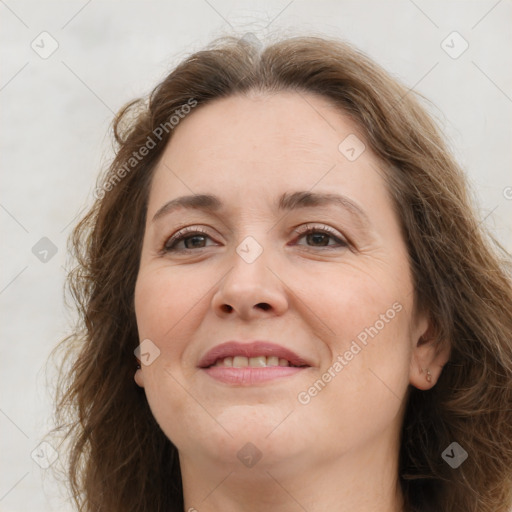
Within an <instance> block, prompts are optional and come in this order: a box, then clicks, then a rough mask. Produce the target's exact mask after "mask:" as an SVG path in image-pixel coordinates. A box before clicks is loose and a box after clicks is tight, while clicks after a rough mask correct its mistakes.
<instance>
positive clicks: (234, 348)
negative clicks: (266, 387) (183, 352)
mask: <svg viewBox="0 0 512 512" xmlns="http://www.w3.org/2000/svg"><path fill="white" fill-rule="evenodd" d="M198 367H199V368H200V369H201V370H203V371H204V372H205V373H206V374H207V375H208V376H210V377H212V378H213V379H215V380H218V381H221V382H223V383H226V384H235V385H241V386H244V385H247V386H250V385H255V384H259V383H262V382H266V381H269V380H273V379H278V378H283V377H290V376H293V375H296V374H297V373H299V372H302V371H304V370H306V369H307V368H310V367H311V365H310V364H308V362H307V361H306V360H304V359H303V358H301V357H300V356H298V355H297V354H295V353H294V352H293V351H291V350H289V349H286V348H284V347H282V346H279V345H276V344H274V343H269V342H262V341H256V342H252V343H239V342H234V341H231V342H227V343H223V344H221V345H218V346H216V347H214V348H213V349H212V350H210V351H209V352H208V353H207V354H206V355H205V356H204V357H203V358H202V359H201V361H200V363H199V365H198Z"/></svg>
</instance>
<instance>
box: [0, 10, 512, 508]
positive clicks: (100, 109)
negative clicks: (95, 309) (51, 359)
mask: <svg viewBox="0 0 512 512" xmlns="http://www.w3.org/2000/svg"><path fill="white" fill-rule="evenodd" d="M0 22H1V29H0V41H1V48H0V56H1V67H0V70H1V75H0V103H1V105H0V108H1V123H0V130H1V131H0V145H1V146H0V162H1V170H2V181H1V183H2V186H1V189H0V219H1V229H2V235H1V236H2V251H1V258H2V259H1V267H0V268H1V269H2V271H1V275H0V307H1V326H2V330H1V333H2V338H1V356H0V360H1V364H2V370H1V389H2V393H1V397H0V431H1V432H2V436H1V438H0V452H1V454H2V460H1V472H0V510H1V511H2V512H22V511H23V512H25V511H27V510H31V511H40V512H43V511H45V512H46V511H70V510H71V506H70V505H69V504H68V503H66V501H65V498H64V493H63V491H62V490H61V489H60V488H59V487H57V486H56V485H55V483H54V482H53V480H52V478H53V477H52V476H51V474H50V471H48V470H45V469H44V468H43V467H41V464H40V463H41V461H42V464H43V466H44V465H45V462H44V461H46V463H49V462H51V460H52V459H51V456H52V451H51V449H50V448H49V447H48V446H43V447H41V446H39V443H40V442H41V440H42V438H43V436H44V434H45V433H46V431H47V430H48V429H49V427H50V426H51V422H50V417H51V404H52V402H51V400H52V396H51V394H50V391H49V388H48V386H47V384H51V382H52V380H53V379H54V375H53V373H52V372H51V371H48V372H47V371H46V367H45V364H46V360H47V357H48V355H49V353H50V350H51V349H52V348H53V347H54V346H55V345H56V343H57V342H58V341H59V340H60V339H61V338H62V337H63V336H64V335H65V334H67V333H68V331H69V325H70V322H71V321H72V318H73V316H72V313H71V312H69V311H68V310H66V308H65V306H64V301H63V285H64V277H65V269H66V267H67V266H68V265H69V258H68V257H67V255H66V239H67V237H68V235H69V233H70V231H71V229H72V227H73V226H74V224H75V223H76V220H77V218H78V216H79V215H80V213H81V212H83V211H84V208H85V207H86V206H87V205H89V204H90V203H91V201H92V192H93V190H94V187H95V180H96V177H97V175H98V172H99V171H100V169H102V168H103V167H105V165H106V164H107V163H108V161H109V158H110V157H111V143H110V139H109V133H108V127H109V123H110V121H111V119H112V118H113V115H114V113H115V112H116V111H117V110H118V109H119V108H120V107H121V106H122V105H123V104H124V103H125V102H127V101H128V100H130V99H132V98H134V97H137V96H140V95H143V94H146V93H147V92H149V90H150V89H151V88H152V87H153V86H155V85H156V84H157V83H158V81H160V80H161V79H162V78H163V77H164V76H165V75H166V74H167V73H168V72H169V71H170V69H171V68H172V67H173V66H174V65H175V64H176V63H177V62H179V61H180V60H181V59H182V58H183V57H184V56H186V55H188V54H189V53H191V52H193V51H196V50H198V49H200V48H201V47H202V46H204V45H205V44H207V43H208V42H209V41H211V39H213V38H214V37H216V36H219V35H223V34H235V35H239V36H240V37H242V36H243V35H244V34H246V33H247V32H251V33H253V34H255V35H256V36H257V37H260V38H262V39H263V38H264V37H265V35H266V34H269V33H271V34H280V33H282V34H284V35H298V34H309V35H322V34H326V35H332V36H337V37H340V38H342V39H345V40H347V41H349V42H352V43H354V44H355V45H356V46H358V47H359V48H361V49H362V50H364V51H365V52H367V53H368V54H369V55H370V56H371V57H373V58H374V59H375V60H376V61H377V62H379V63H380V64H381V65H383V66H384V67H385V68H386V69H387V70H388V71H390V72H391V73H392V74H393V75H394V76H396V77H397V78H399V79H400V80H402V81H403V82H404V83H405V84H406V85H407V86H408V87H410V88H411V89H414V90H416V91H418V92H421V93H422V94H424V95H425V96H426V97H427V98H429V99H430V100H431V102H432V105H431V107H430V111H431V113H432V114H433V115H435V116H436V117H437V118H438V119H439V121H440V123H441V125H442V128H443V130H444V132H445V134H446V137H447V138H448V140H449V143H450V146H451V147H452V148H453V151H454V153H455V155H456V158H457V159H458V161H459V162H460V163H461V165H462V166H463V168H464V169H465V170H466V172H467V175H468V178H469V180H470V182H471V184H472V187H473V190H474V192H475V196H476V199H477V200H478V204H479V207H480V216H481V219H482V222H483V223H485V224H486V225H487V226H488V227H489V228H490V229H491V230H492V231H493V233H494V234H495V235H496V237H497V238H498V239H499V240H500V241H501V243H502V244H503V245H504V246H505V247H506V248H507V250H508V251H509V252H512V173H511V160H512V156H511V150H510V148H511V147H512V122H511V121H512V65H511V60H512V59H511V52H512V2H511V1H510V0H508V1H507V0H500V1H496V0H475V1H464V0H459V1H453V0H452V1H446V0H434V1H427V0H414V1H413V0H393V1H382V0H372V1H347V0H321V1H306V0H295V1H293V0H292V1H290V0H274V1H259V2H257V1H253V0H251V1H249V0H247V1H246V0H242V1H235V0H191V1H188V2H185V1H141V0H139V1H124V2H121V1H102V0H89V1H86V0H82V1H60V2H48V1H36V0H32V1H22V0H20V1H16V0H0ZM454 32H456V33H455V34H454ZM57 45H58V46H57ZM466 46H467V48H466ZM52 51H53V53H52ZM41 239H43V240H41ZM54 253H55V254H54ZM49 368H50V370H51V366H50V367H49ZM56 448H57V447H56ZM56 455H58V451H56ZM38 461H39V462H40V463H38ZM61 462H62V459H61V458H58V459H57V460H56V461H55V462H53V464H56V465H59V464H61Z"/></svg>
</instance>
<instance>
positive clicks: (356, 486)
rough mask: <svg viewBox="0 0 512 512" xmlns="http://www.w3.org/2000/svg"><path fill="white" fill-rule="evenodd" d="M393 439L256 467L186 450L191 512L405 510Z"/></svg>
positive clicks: (186, 496)
mask: <svg viewBox="0 0 512 512" xmlns="http://www.w3.org/2000/svg"><path fill="white" fill-rule="evenodd" d="M387 441H388V442H387V443H384V442H383V438H382V437H381V438H380V439H379V440H373V441H370V442H367V443H365V445H364V446H361V447H358V448H357V449H353V450H351V451H350V452H347V453H343V454H337V453H331V454H321V455H322V456H320V454H311V453H310V452H306V453H301V454H300V455H297V456H296V457H294V458H293V460H290V459H288V460H286V461H277V462H276V461H272V462H268V459H269V457H263V458H262V459H261V460H260V461H259V462H258V463H257V464H256V465H254V466H253V467H251V468H246V467H244V466H243V465H242V464H241V463H240V462H239V461H237V462H236V463H234V464H229V463H227V462H224V461H223V462H220V463H219V460H218V458H217V459H210V458H208V457H199V456H198V455H197V453H196V454H195V455H196V456H195V457H193V458H188V457H187V456H186V455H183V454H182V453H180V463H181V471H182V482H183V492H184V500H185V501H184V503H185V511H187V512H188V511H190V512H194V510H197V512H220V511H222V512H238V511H240V510H250V511H251V512H264V511H265V512H266V511H268V510H269V508H270V509H274V510H279V511H280V512H297V511H298V510H301V509H302V510H306V511H308V512H320V511H325V510H336V511H339V512H349V511H350V512H367V511H368V510H371V511H372V512H402V511H403V497H402V493H401V490H400V486H399V482H398V447H397V445H396V444H395V443H389V441H390V439H387ZM311 451H313V450H311ZM266 459H267V462H266V461H265V460H266Z"/></svg>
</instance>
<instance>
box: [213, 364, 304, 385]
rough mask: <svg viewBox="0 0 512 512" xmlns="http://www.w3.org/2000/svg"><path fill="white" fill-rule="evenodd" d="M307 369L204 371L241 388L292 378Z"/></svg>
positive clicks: (274, 367)
mask: <svg viewBox="0 0 512 512" xmlns="http://www.w3.org/2000/svg"><path fill="white" fill-rule="evenodd" d="M305 369H306V368H304V367H301V368H298V367H295V366H267V367H264V368H255V367H251V366H246V367H243V368H233V367H230V366H211V367H210V368H203V370H204V371H205V372H206V373H207V374H208V375H209V376H210V377H212V378H214V379H216V380H218V381H220V382H224V383H226V384H236V385H241V386H251V385H254V384H259V383H261V382H267V381H270V380H274V379H280V378H282V377H291V376H292V375H296V374H297V373H299V372H301V371H304V370H305Z"/></svg>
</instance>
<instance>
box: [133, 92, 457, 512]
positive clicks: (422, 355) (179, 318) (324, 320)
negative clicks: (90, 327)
mask: <svg viewBox="0 0 512 512" xmlns="http://www.w3.org/2000/svg"><path fill="white" fill-rule="evenodd" d="M349 134H356V135H357V137H358V138H359V139H360V140H361V141H364V135H363V134H362V133H360V130H359V129H358V128H357V126H356V125H355V124H354V123H353V122H352V121H351V120H350V119H349V118H348V117H346V116H345V115H342V114H341V113H340V112H339V111H338V110H336V109H334V108H333V107H332V105H330V104H329V102H328V101H327V100H326V99H324V98H322V97H320V96H316V95H314V94H298V93H294V92H280V93H276V94H269V93H251V94H249V95H248V96H233V97H229V98H223V99H219V100H215V101H214V102H212V103H209V104H207V105H204V106H201V107H197V108H196V109H195V110H194V111H193V112H192V113H191V114H189V115H188V117H186V118H185V119H184V120H182V121H181V122H180V124H179V126H177V127H176V128H175V131H174V133H173V137H172V139H171V141H170V143H169V144H168V146H167V148H166V150H165V152H164V154H163V156H162V159H161V160H160V162H159V165H158V167H157V169H156V170H155V175H154V179H153V182H152V186H151V190H150V196H149V203H148V215H147V223H146V230H145V234H144V241H143V247H142V254H141V263H140V270H139V275H138V279H137V285H136V290H135V310H136V316H137V323H138V329H139V336H140V340H141V341H142V340H144V339H150V340H151V342H152V343H154V345H156V346H157V347H158V349H159V350H160V354H159V355H158V357H156V359H155V360H154V361H152V362H151V364H147V365H146V364H143V365H142V368H141V369H139V370H137V371H136V374H135V381H136V383H137V384H138V385H139V386H142V387H144V389H145V392H146V396H147V399H148V402H149V404H150V407H151V410H152V412H153V414H154V416H155V418H156V420H157V422H158V423H159V425H160V426H161V428H162V430H163V431H164V432H165V434H166V435H167V436H168V438H169V439H170V440H171V441H172V442H173V443H174V444H175V446H176V447H177V449H178V451H179V456H180V464H181V470H182V477H183V488H184V497H185V510H189V509H191V508H193V509H196V510H198V511H199V512H210V511H212V512H213V511H219V510H223V511H228V512H229V511H238V510H251V511H264V510H268V509H269V507H272V509H273V510H279V511H285V512H288V511H290V512H291V511H297V510H301V507H302V508H303V509H305V510H307V511H308V512H316V511H325V510H343V511H345V510H346V511H349V510H350V511H351V512H359V511H360V512H363V511H368V510H372V511H377V512H391V511H399V510H401V500H402V496H401V493H400V491H399V487H398V483H397V482H398V480H397V473H398V451H399V433H400V427H401V424H402V418H403V412H404V405H405V398H406V393H407V391H408V388H409V386H410V385H412V386H415V387H417V388H419V389H423V390H426V389H429V388H431V387H432V386H434V385H435V384H436V381H437V379H438V378H439V375H440V373H441V370H442V366H443V365H444V364H445V363H446V361H447V360H448V358H449V348H448V346H447V343H443V344H442V345H441V349H440V350H435V347H434V345H433V341H432V340H429V338H430V333H431V328H432V326H431V325H430V323H429V317H428V314H426V313H422V314H415V313H414V312H413V310H414V308H413V285H412V279H411V274H410V271H409V267H408V260H407V250H406V247H405V243H404V240H403V238H402V236H401V233H400V228H399V220H398V219H397V217H396V215H395V213H394V210H393V208H392V202H391V199H390V196H389V193H388V191H387V188H386V185H385V182H384V179H383V176H382V170H381V168H380V167H379V166H380V164H379V162H378V160H377V159H376V157H375V155H373V154H372V153H371V151H370V149H369V148H368V144H366V150H365V151H364V152H363V153H362V154H361V156H360V157H359V158H357V160H355V161H353V162H351V161H349V160H348V159H347V158H346V157H345V156H344V154H342V153H341V152H340V151H339V149H338V146H339V144H340V142H342V141H343V140H344V139H345V137H347V136H348V135H349ZM298 190H307V191H312V192H331V193H332V192H336V193H339V194H343V195H345V196H347V197H349V198H350V199H351V200H352V201H353V202H355V203H357V204H358V205H359V206H360V207H361V209H363V210H364V211H365V212H366V215H367V216H368V219H369V226H368V230H367V231H366V232H365V231H364V230H363V229H362V228H361V227H360V226H358V224H357V222H356V221H355V220H354V219H353V218H352V217H351V216H350V215H349V214H347V212H346V211H344V210H343V209H340V208H337V207H336V206H327V207H325V206H322V207H320V206H315V207H309V208H304V209H299V210H292V211H289V212H287V213H286V214H285V212H279V211H277V210H276V209H275V207H274V203H275V201H276V200H277V198H278V196H280V195H281V194H282V193H284V192H294V191H298ZM191 193H196V194H199V193H212V194H215V195H217V196H219V197H220V198H221V199H222V201H223V202H224V203H225V206H224V208H223V210H220V211H218V212H215V213H208V212H204V211H201V210H189V209H180V210H177V211H175V212H174V213H170V214H169V215H167V216H164V217H162V218H160V219H159V220H158V221H156V222H152V219H153V216H154V214H155V213H156V211H157V210H158V209H159V208H160V207H161V206H162V205H163V204H165V203H166V202H167V201H169V200H171V199H174V198H176V197H178V196H181V195H188V194H191ZM307 224H313V225H314V227H315V228H316V227H320V228H321V227H323V226H327V227H331V228H332V229H334V230H335V231H336V233H337V234H336V236H337V237H338V239H340V240H348V241H349V247H345V246H339V245H338V241H337V240H336V238H329V236H327V237H320V240H321V241H320V242H319V241H318V238H313V239H312V238H311V237H308V236H307V235H301V234H298V233H297V232H295V231H294V229H295V228H297V229H301V227H305V225H307ZM186 226H194V227H199V228H201V229H203V230H205V231H207V236H206V237H204V238H199V240H198V239H196V240H195V245H194V243H191V240H190V239H189V241H188V242H187V244H188V247H191V248H192V249H191V250H190V251H189V252H188V253H177V252H169V253H166V254H163V253H162V252H161V250H162V247H163V246H164V244H165V242H166V241H167V240H168V239H169V238H170V237H171V236H172V235H173V234H175V233H176V232H177V231H178V230H179V229H181V228H183V227H186ZM189 235H190V234H189ZM247 236H252V237H253V238H254V239H255V240H256V241H257V242H258V243H259V244H260V246H261V247H262V248H263V252H262V254H261V255H260V256H259V257H258V258H257V259H256V260H255V261H254V262H252V263H247V262H246V261H245V260H244V259H243V258H241V257H240V256H239V254H238V253H237V252H236V248H237V247H238V246H239V245H240V244H241V242H242V241H243V240H244V239H245V238H246V237H247ZM327 243H328V244H329V247H326V246H325V245H326V244H327ZM177 247H178V248H184V247H186V246H185V242H183V241H182V242H181V243H179V244H178V246H177ZM393 304H395V305H396V304H399V306H401V310H400V311H399V312H397V313H396V315H394V318H393V319H391V320H389V321H388V322H386V323H385V325H384V327H383V328H381V329H380V330H379V331H378V333H377V335H375V336H374V337H369V338H368V341H367V344H366V345H363V344H362V343H359V345H360V346H361V350H360V351H359V352H358V353H357V354H355V355H354V356H353V358H352V359H351V360H350V361H347V360H346V358H344V360H345V362H346V363H347V364H346V365H345V364H344V365H343V368H342V369H341V370H338V372H335V371H334V370H333V363H334V362H335V361H336V360H337V357H338V355H343V354H345V353H346V351H347V350H348V349H349V348H350V346H351V343H352V342H353V341H354V340H356V339H357V336H358V335H359V334H360V333H361V332H363V331H364V330H365V328H368V327H370V326H373V325H375V324H376V321H377V320H379V318H382V317H381V316H380V315H383V314H384V315H386V311H388V310H389V309H390V308H392V305H393ZM226 305H229V306H230V308H227V307H226ZM386 318H387V317H386ZM425 339H426V341H425ZM228 340H241V341H244V340H270V341H273V342H276V343H278V344H281V345H283V346H285V347H288V348H291V349H292V350H294V351H295V352H296V353H298V354H299V355H301V356H303V357H306V358H308V359H309V360H310V361H311V367H310V368H308V369H306V370H303V371H301V372H299V373H298V374H297V375H294V376H293V377H286V378H282V379H276V380H272V381H270V382H266V383H262V384H258V385H253V386H234V385H228V384H224V383H221V382H218V381H216V380H214V379H212V378H211V377H210V376H208V375H207V374H206V373H205V372H204V371H203V370H198V368H197V364H198V361H199V359H200V358H201V357H202V356H203V355H204V354H205V353H206V352H207V351H208V350H209V349H210V348H212V347H213V346H215V345H217V344H219V343H222V342H224V341H228ZM329 368H331V374H332V373H334V375H335V377H333V378H332V379H331V380H330V382H328V383H327V384H326V385H325V387H323V389H321V390H320V391H319V392H317V394H316V395H315V396H311V395H309V397H310V400H309V402H308V403H300V402H299V400H298V396H299V393H301V392H302V393H303V394H302V395H301V396H302V397H304V396H305V395H304V392H307V390H308V389H310V388H311V386H312V384H313V383H314V382H315V381H317V380H318V379H321V378H322V375H323V374H325V372H326V371H328V369H329ZM426 368H428V369H429V370H430V372H431V375H432V379H431V382H428V381H427V379H426V373H425V371H423V369H426ZM248 442H250V443H252V444H253V445H254V446H255V447H256V448H247V447H246V448H245V450H246V451H247V450H249V452H250V451H251V450H253V451H254V452H256V450H257V451H258V453H261V459H260V460H259V461H258V462H257V464H255V465H254V466H253V467H246V466H245V465H244V464H242V463H241V461H240V460H239V458H238V457H237V454H238V452H239V451H240V450H241V449H242V447H244V445H246V443H248ZM243 453H245V452H243Z"/></svg>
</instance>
